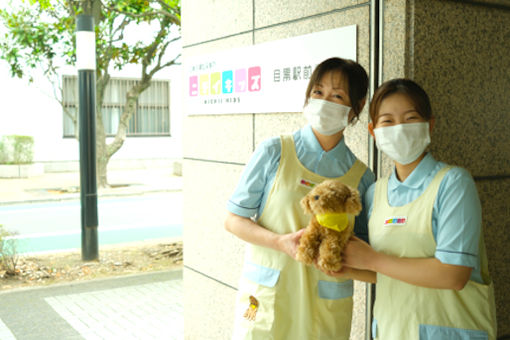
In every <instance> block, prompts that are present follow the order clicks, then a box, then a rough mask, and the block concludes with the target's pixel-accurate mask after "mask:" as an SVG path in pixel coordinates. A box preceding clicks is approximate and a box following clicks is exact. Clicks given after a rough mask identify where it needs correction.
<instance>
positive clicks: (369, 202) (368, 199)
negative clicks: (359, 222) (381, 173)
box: [363, 183, 375, 220]
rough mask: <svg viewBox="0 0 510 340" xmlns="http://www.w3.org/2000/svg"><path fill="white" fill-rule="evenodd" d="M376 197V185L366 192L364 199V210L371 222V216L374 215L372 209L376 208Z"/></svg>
mask: <svg viewBox="0 0 510 340" xmlns="http://www.w3.org/2000/svg"><path fill="white" fill-rule="evenodd" d="M374 195H375V183H373V184H371V185H370V187H369V188H368V189H367V191H366V192H365V197H364V198H363V204H364V206H363V209H364V210H365V212H366V215H367V220H370V216H371V215H372V209H373V206H374Z"/></svg>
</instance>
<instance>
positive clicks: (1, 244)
mask: <svg viewBox="0 0 510 340" xmlns="http://www.w3.org/2000/svg"><path fill="white" fill-rule="evenodd" d="M12 235H13V234H12V233H10V232H8V231H7V230H5V228H4V227H3V226H2V225H1V224H0V271H2V270H3V271H5V273H6V274H8V275H16V266H17V264H18V259H19V256H18V253H17V251H16V246H17V243H16V242H17V240H16V239H14V238H8V236H12Z"/></svg>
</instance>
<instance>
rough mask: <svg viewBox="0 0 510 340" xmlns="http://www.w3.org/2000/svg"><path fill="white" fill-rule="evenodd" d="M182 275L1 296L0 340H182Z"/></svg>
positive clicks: (129, 278)
mask: <svg viewBox="0 0 510 340" xmlns="http://www.w3.org/2000/svg"><path fill="white" fill-rule="evenodd" d="M182 315H183V303H182V271H180V270H177V271H165V272H157V273H145V274H140V275H132V276H125V277H116V278H113V279H101V280H92V281H85V282H80V283H72V284H64V285H54V286H49V287H44V288H29V289H19V290H12V291H7V292H0V339H2V340H46V339H48V340H55V339H65V340H68V339H69V340H74V339H87V340H88V339H90V340H92V339H108V340H111V339H126V340H127V339H147V340H149V339H150V340H152V339H155V340H157V339H168V340H181V339H183V316H182Z"/></svg>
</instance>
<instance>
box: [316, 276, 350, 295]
mask: <svg viewBox="0 0 510 340" xmlns="http://www.w3.org/2000/svg"><path fill="white" fill-rule="evenodd" d="M318 288H319V297H320V298H321V299H327V300H338V299H344V298H347V297H351V296H352V294H353V291H354V288H353V283H352V280H348V281H344V282H335V281H334V282H332V281H319V285H318Z"/></svg>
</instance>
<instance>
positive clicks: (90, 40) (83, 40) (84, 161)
mask: <svg viewBox="0 0 510 340" xmlns="http://www.w3.org/2000/svg"><path fill="white" fill-rule="evenodd" d="M95 41H96V39H95V33H94V17H92V16H91V15H78V16H77V17H76V66H77V68H78V84H79V116H80V118H79V127H80V131H79V132H80V136H79V137H80V198H81V257H82V260H83V261H91V260H97V259H98V258H99V252H98V237H97V225H98V218H97V182H96V43H95Z"/></svg>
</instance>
